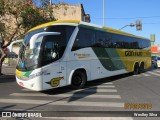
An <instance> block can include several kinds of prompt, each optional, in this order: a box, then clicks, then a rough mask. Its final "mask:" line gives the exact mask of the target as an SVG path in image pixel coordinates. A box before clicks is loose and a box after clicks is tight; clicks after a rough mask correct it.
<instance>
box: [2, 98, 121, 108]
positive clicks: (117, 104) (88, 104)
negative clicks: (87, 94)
mask: <svg viewBox="0 0 160 120" xmlns="http://www.w3.org/2000/svg"><path fill="white" fill-rule="evenodd" d="M0 103H14V104H36V105H43V104H44V105H61V106H62V105H63V106H84V107H124V103H122V102H84V101H49V100H28V99H27V100H24V99H0Z"/></svg>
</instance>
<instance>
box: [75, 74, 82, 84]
mask: <svg viewBox="0 0 160 120" xmlns="http://www.w3.org/2000/svg"><path fill="white" fill-rule="evenodd" d="M81 83H82V78H81V77H80V76H75V77H74V79H73V84H74V85H75V86H80V85H81Z"/></svg>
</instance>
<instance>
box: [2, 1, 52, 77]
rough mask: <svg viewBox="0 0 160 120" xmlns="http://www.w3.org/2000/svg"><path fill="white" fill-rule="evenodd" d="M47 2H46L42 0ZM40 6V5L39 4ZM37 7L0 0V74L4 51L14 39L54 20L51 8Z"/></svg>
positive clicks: (20, 2)
mask: <svg viewBox="0 0 160 120" xmlns="http://www.w3.org/2000/svg"><path fill="white" fill-rule="evenodd" d="M43 1H44V2H47V1H48V0H43ZM41 4H42V3H41ZM42 5H45V7H41V6H39V7H37V6H35V5H33V4H32V2H31V1H28V2H27V1H25V2H24V1H23V2H22V1H18V2H14V1H9V2H8V3H6V2H5V0H0V74H1V69H2V63H3V61H4V59H5V57H6V53H5V52H4V49H5V48H6V47H7V46H9V45H10V43H11V42H12V41H14V40H16V39H20V38H23V37H24V34H25V33H26V31H28V30H29V29H30V28H32V27H35V26H37V25H39V24H42V23H46V22H49V21H53V20H55V18H54V17H53V16H52V12H53V9H52V7H51V6H49V4H48V7H46V5H47V4H45V3H43V4H42Z"/></svg>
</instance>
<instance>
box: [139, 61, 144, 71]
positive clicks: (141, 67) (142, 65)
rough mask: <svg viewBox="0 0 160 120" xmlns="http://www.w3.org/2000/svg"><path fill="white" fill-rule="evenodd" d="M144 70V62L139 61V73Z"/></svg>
mask: <svg viewBox="0 0 160 120" xmlns="http://www.w3.org/2000/svg"><path fill="white" fill-rule="evenodd" d="M144 71H145V69H144V63H141V65H140V67H139V73H143V72H144Z"/></svg>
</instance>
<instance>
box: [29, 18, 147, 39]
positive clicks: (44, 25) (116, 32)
mask: <svg viewBox="0 0 160 120" xmlns="http://www.w3.org/2000/svg"><path fill="white" fill-rule="evenodd" d="M54 24H65V25H69V24H70V25H71V24H77V25H84V26H88V27H93V28H98V29H102V30H104V31H107V32H110V33H115V34H120V35H125V36H131V37H137V38H142V39H147V40H149V39H148V38H145V37H141V36H136V35H133V34H130V33H127V32H123V31H120V30H116V29H113V28H109V27H105V26H100V25H96V24H91V23H87V22H82V21H79V20H57V21H53V22H48V23H45V24H41V25H39V26H36V27H34V28H32V29H30V30H29V31H28V32H31V31H33V30H37V29H40V28H44V27H47V26H51V25H54Z"/></svg>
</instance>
